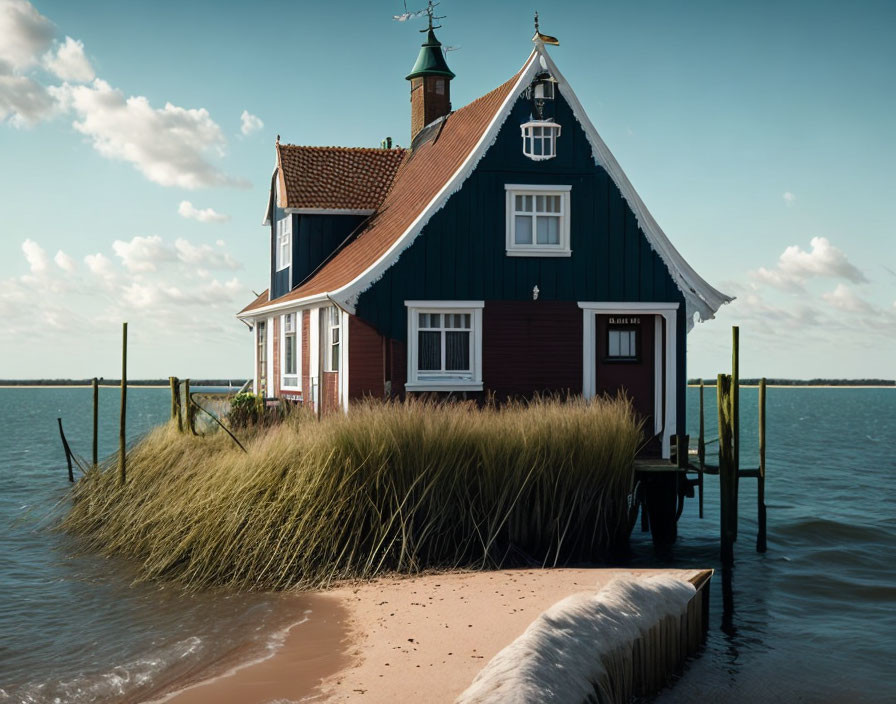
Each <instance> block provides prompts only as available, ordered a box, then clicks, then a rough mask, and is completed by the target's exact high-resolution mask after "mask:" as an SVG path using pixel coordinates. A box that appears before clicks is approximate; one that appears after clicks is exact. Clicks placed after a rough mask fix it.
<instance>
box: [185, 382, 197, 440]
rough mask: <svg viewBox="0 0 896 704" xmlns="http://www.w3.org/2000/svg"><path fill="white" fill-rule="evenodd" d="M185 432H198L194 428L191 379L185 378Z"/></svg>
mask: <svg viewBox="0 0 896 704" xmlns="http://www.w3.org/2000/svg"><path fill="white" fill-rule="evenodd" d="M184 432H185V433H186V432H189V433H193V434H195V433H196V431H195V429H194V428H193V402H192V401H191V399H190V380H189V379H184Z"/></svg>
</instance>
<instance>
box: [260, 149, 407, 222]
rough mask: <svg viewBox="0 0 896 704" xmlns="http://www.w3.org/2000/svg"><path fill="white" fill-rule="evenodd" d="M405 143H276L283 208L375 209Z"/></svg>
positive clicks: (388, 185)
mask: <svg viewBox="0 0 896 704" xmlns="http://www.w3.org/2000/svg"><path fill="white" fill-rule="evenodd" d="M404 155H405V150H404V149H365V148H355V147H300V146H295V145H292V144H277V165H278V169H279V178H280V202H279V203H278V205H279V206H280V207H281V208H315V209H326V210H376V209H377V208H378V207H379V205H380V203H382V202H383V198H384V197H385V196H386V193H387V192H388V191H389V187H390V186H391V185H392V180H393V179H394V178H395V173H396V172H397V171H398V167H399V165H400V164H401V161H402V159H403V158H404Z"/></svg>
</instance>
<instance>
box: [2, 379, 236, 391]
mask: <svg viewBox="0 0 896 704" xmlns="http://www.w3.org/2000/svg"><path fill="white" fill-rule="evenodd" d="M184 380H185V379H181V381H184ZM245 383H246V380H245V379H238V378H233V379H190V386H227V387H232V388H234V389H239V388H240V387H241V386H243V384H245ZM92 385H93V379H46V380H44V379H0V389H62V388H69V387H71V388H85V387H86V388H90V387H91V386H92ZM99 386H101V387H103V388H110V387H113V388H119V387H121V379H100V380H99ZM168 387H169V382H168V379H134V381H129V382H128V388H129V389H156V388H164V389H167V388H168Z"/></svg>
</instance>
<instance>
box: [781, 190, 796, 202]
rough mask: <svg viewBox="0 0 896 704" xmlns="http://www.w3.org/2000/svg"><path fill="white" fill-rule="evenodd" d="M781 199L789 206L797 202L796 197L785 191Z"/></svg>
mask: <svg viewBox="0 0 896 704" xmlns="http://www.w3.org/2000/svg"><path fill="white" fill-rule="evenodd" d="M781 197H782V198H783V199H784V202H785V203H787V205H793V202H794V201H795V200H796V196H795V195H794V194H793V193H791V192H790V191H784V194H783V195H782V196H781Z"/></svg>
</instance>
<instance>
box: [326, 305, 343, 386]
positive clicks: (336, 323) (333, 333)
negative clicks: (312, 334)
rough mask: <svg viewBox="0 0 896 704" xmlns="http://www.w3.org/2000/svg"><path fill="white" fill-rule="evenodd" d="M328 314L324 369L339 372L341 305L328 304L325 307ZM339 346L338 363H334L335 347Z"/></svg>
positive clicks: (340, 357)
mask: <svg viewBox="0 0 896 704" xmlns="http://www.w3.org/2000/svg"><path fill="white" fill-rule="evenodd" d="M323 311H324V315H326V316H327V317H326V321H325V323H326V327H325V335H324V337H325V338H326V341H325V347H324V371H325V372H338V371H339V367H340V362H341V361H342V347H341V344H342V334H341V331H342V326H341V322H342V320H341V319H342V316H341V315H340V312H341V311H340V310H339V306H327V307H326V308H324V309H323ZM334 347H338V348H339V351H338V354H337V355H336V364H335V365H334V364H333V354H334V353H333V348H334Z"/></svg>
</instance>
